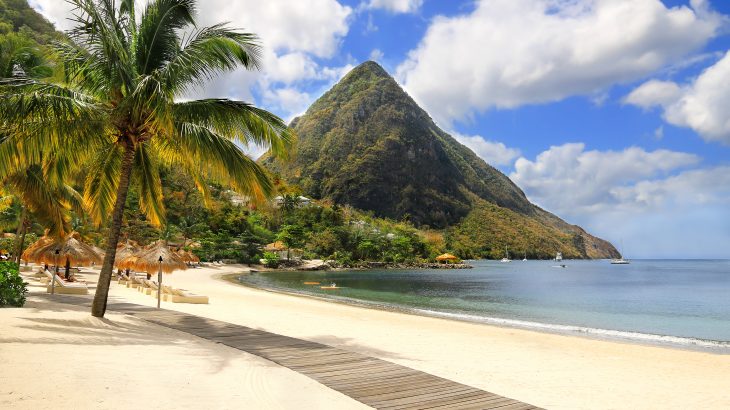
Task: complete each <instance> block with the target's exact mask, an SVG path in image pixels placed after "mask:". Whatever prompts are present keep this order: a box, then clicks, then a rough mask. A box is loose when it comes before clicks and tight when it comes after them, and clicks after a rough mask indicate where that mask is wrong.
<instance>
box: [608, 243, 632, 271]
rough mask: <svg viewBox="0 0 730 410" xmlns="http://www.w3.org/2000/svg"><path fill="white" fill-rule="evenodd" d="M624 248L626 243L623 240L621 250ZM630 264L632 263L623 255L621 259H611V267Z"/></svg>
mask: <svg viewBox="0 0 730 410" xmlns="http://www.w3.org/2000/svg"><path fill="white" fill-rule="evenodd" d="M623 247H624V241H623V240H621V248H623ZM630 263H631V262H630V261H628V260H626V259H624V255H623V254H621V257H620V258H615V259H611V265H628V264H630Z"/></svg>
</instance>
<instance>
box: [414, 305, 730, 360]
mask: <svg viewBox="0 0 730 410" xmlns="http://www.w3.org/2000/svg"><path fill="white" fill-rule="evenodd" d="M413 311H414V312H418V313H420V314H423V315H428V316H436V317H443V318H448V319H457V320H465V321H470V322H480V323H487V324H494V325H499V326H510V327H519V328H523V329H531V330H543V331H548V332H558V333H579V334H586V335H594V336H598V337H606V338H614V339H623V340H628V341H634V342H646V343H651V344H668V345H674V346H682V347H699V348H704V349H712V350H722V351H727V352H728V353H730V342H725V341H716V340H704V339H695V338H691V337H680V336H667V335H655V334H650V333H639V332H628V331H621V330H610V329H598V328H592V327H583V326H572V325H555V324H549V323H540V322H530V321H527V320H518V319H503V318H496V317H485V316H477V315H469V314H463V313H449V312H439V311H435V310H427V309H413Z"/></svg>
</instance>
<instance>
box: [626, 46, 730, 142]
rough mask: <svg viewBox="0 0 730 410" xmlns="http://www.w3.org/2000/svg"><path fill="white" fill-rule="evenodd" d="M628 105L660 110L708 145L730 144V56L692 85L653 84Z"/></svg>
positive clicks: (640, 89) (632, 96)
mask: <svg viewBox="0 0 730 410" xmlns="http://www.w3.org/2000/svg"><path fill="white" fill-rule="evenodd" d="M624 101H625V102H626V103H628V104H633V105H637V106H639V107H642V108H644V109H647V108H651V107H655V106H660V107H662V108H663V109H664V119H665V120H666V121H667V122H668V123H670V124H673V125H677V126H680V127H688V128H691V129H693V130H694V131H696V132H697V133H698V134H700V136H702V138H704V139H705V140H707V141H719V142H722V143H725V144H730V52H727V53H726V54H725V56H724V57H723V58H721V59H720V60H719V61H718V62H717V63H715V64H714V65H712V66H710V67H709V68H707V69H706V70H705V71H704V72H702V73H701V74H700V75H699V76H698V77H697V78H696V79H694V81H692V82H691V83H690V84H687V85H684V86H680V85H678V84H676V83H674V82H671V81H657V80H650V81H647V82H646V83H644V84H642V85H640V86H639V87H637V88H636V89H635V90H633V91H632V92H631V93H630V94H629V95H628V96H626V98H625V99H624Z"/></svg>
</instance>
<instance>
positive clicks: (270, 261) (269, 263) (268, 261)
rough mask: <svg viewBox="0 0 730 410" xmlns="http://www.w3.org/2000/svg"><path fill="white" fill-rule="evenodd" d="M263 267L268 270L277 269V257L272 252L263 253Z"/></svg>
mask: <svg viewBox="0 0 730 410" xmlns="http://www.w3.org/2000/svg"><path fill="white" fill-rule="evenodd" d="M264 266H266V267H268V268H278V267H279V255H277V254H275V253H273V252H265V253H264Z"/></svg>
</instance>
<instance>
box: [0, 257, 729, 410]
mask: <svg viewBox="0 0 730 410" xmlns="http://www.w3.org/2000/svg"><path fill="white" fill-rule="evenodd" d="M243 269H244V267H242V266H235V265H233V266H225V267H210V268H201V269H190V270H187V271H184V272H176V273H174V274H172V275H166V276H165V278H164V279H165V281H166V283H167V284H170V285H173V286H175V287H181V288H185V289H189V290H191V291H194V292H195V293H200V294H204V295H207V296H209V297H210V304H208V305H186V304H173V303H167V302H163V307H164V308H166V309H174V310H179V311H183V312H188V313H192V314H196V315H200V316H205V317H210V318H214V319H218V320H223V321H228V322H231V323H237V324H241V325H245V326H249V327H254V328H259V329H263V330H266V331H270V332H274V333H279V334H284V335H287V336H293V337H298V338H302V339H307V340H312V341H316V342H321V343H325V344H329V345H332V346H336V347H340V348H343V349H347V350H352V351H356V352H360V353H363V354H367V355H371V356H375V357H379V358H382V359H384V360H388V361H392V362H394V363H398V364H402V365H404V366H408V367H412V368H414V369H418V370H422V371H425V372H429V373H432V374H435V375H438V376H441V377H445V378H448V379H451V380H455V381H457V382H461V383H464V384H468V385H471V386H474V387H478V388H482V389H485V390H488V391H490V392H493V393H497V394H500V395H504V396H507V397H510V398H513V399H516V400H520V401H524V402H527V403H530V404H534V405H537V406H541V407H545V408H550V409H587V408H591V409H625V408H642V409H654V408H656V409H659V408H661V409H667V408H676V409H687V408H730V385H729V384H728V383H730V355H717V354H711V353H704V352H695V351H687V350H677V349H670V348H663V347H656V346H642V345H634V344H627V343H619V342H613V341H602V340H593V339H588V338H581V337H575V336H563V335H555V334H545V333H538V332H533V331H527V330H520V329H511V328H501V327H496V326H488V325H482V324H472V323H464V322H457V321H450V320H445V319H438V318H429V317H420V316H414V315H408V314H402V313H395V312H387V311H381V310H374V309H367V308H361V307H355V306H348V305H342V304H337V303H331V302H327V301H321V300H317V299H312V298H306V297H299V296H291V295H285V294H279V293H272V292H267V291H262V290H256V289H250V288H246V287H243V286H239V285H235V284H232V283H228V282H225V281H223V280H221V279H220V276H221V275H223V274H227V273H236V272H240V271H242V270H243ZM84 277H85V278H86V279H87V280H89V281H93V280H94V275H92V274H86V275H84ZM39 289H41V288H39V287H34V288H33V290H34V291H37V290H39ZM89 297H90V296H89ZM31 299H32V298H31ZM110 299H113V300H114V301H129V302H133V303H139V304H144V305H149V306H153V305H154V304H155V303H156V300H155V299H154V298H152V297H150V296H146V295H143V294H141V293H139V292H137V291H136V290H133V289H128V288H126V287H123V286H119V285H116V284H113V285H112V288H111V294H110ZM0 315H2V318H1V320H0V334H1V335H2V336H0V362H2V363H3V364H4V365H3V369H2V371H0V407H7V406H8V405H10V406H11V407H12V408H15V407H18V408H43V407H44V406H47V407H55V408H82V407H94V408H122V407H125V408H128V407H129V406H132V405H134V404H135V403H137V404H138V403H146V404H150V403H154V400H155V397H157V395H156V392H158V391H159V392H160V393H161V396H162V397H165V398H166V400H170V402H169V403H170V404H171V406H169V407H181V408H187V407H190V408H192V407H198V408H201V407H202V408H242V407H241V406H237V405H235V403H246V404H247V406H245V407H246V408H298V409H302V408H338V409H344V408H358V407H363V406H362V405H361V404H360V403H358V402H356V401H354V400H351V399H349V398H347V397H345V396H343V395H341V394H339V393H337V392H335V391H333V390H331V389H329V388H327V387H325V386H323V385H320V384H318V383H316V382H314V381H312V380H310V379H308V378H306V377H305V376H302V375H300V374H298V373H295V372H293V371H291V370H288V369H285V368H282V367H280V366H277V365H274V364H272V363H270V362H267V361H266V360H263V359H260V358H257V357H255V356H252V355H248V354H245V353H242V352H238V351H236V350H234V349H229V348H227V347H223V346H221V345H216V344H214V343H211V342H207V341H204V340H202V339H198V338H195V337H193V336H189V335H186V334H183V333H180V332H177V331H173V330H169V329H163V328H160V327H158V326H155V325H151V324H148V323H145V322H144V321H141V320H138V319H134V318H130V317H126V316H122V315H118V314H109V315H107V318H106V319H105V320H104V321H97V320H96V319H93V318H91V317H90V315H89V314H88V313H87V312H85V311H79V310H78V309H77V308H72V307H69V306H66V305H64V306H62V307H59V306H56V305H52V304H47V303H42V302H31V303H29V305H28V308H26V309H7V310H0ZM120 328H121V329H123V330H120ZM6 363H9V366H6V365H5V364H6ZM50 379H53V380H54V383H55V384H53V385H51V384H50V382H49V380H50ZM164 407H167V406H164Z"/></svg>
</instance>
